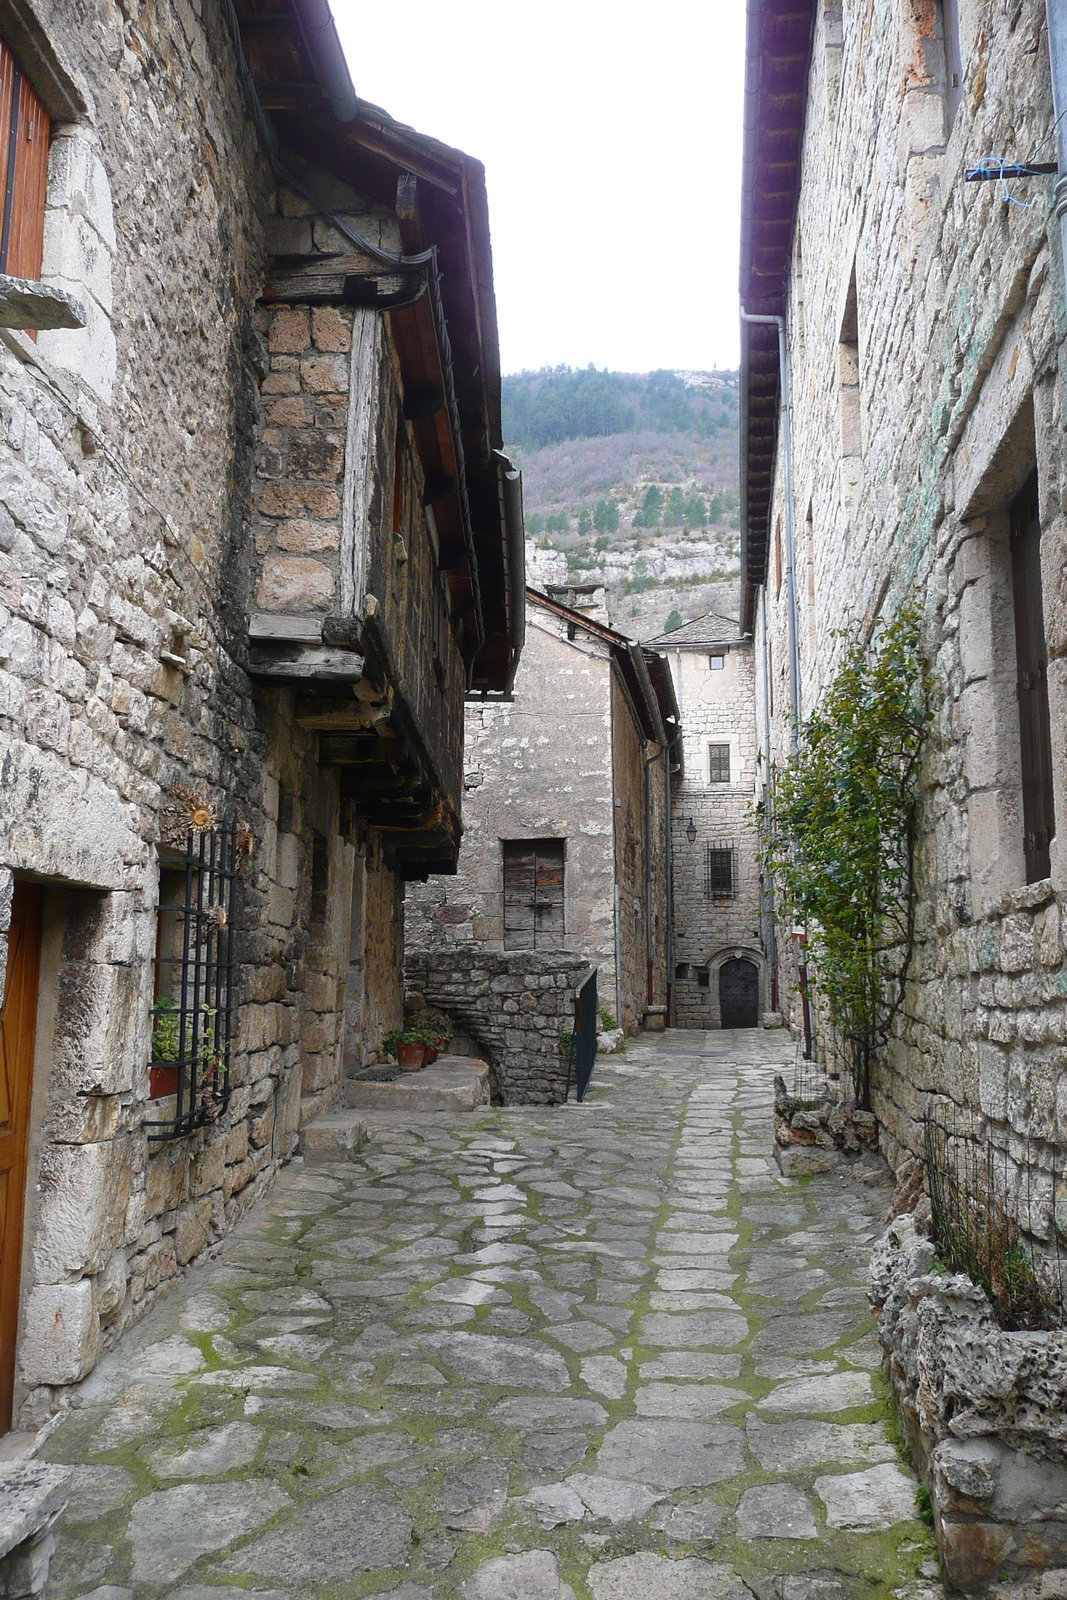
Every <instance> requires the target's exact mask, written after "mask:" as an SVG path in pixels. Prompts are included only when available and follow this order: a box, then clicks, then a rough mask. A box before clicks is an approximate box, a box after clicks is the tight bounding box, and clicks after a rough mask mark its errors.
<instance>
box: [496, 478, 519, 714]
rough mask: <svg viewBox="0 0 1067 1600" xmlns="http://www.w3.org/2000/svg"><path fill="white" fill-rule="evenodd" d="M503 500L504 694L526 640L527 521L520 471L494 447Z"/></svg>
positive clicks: (517, 667) (513, 674) (513, 680)
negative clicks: (506, 650)
mask: <svg viewBox="0 0 1067 1600" xmlns="http://www.w3.org/2000/svg"><path fill="white" fill-rule="evenodd" d="M493 455H494V457H495V458H496V462H497V466H498V468H499V470H500V484H501V491H502V495H503V501H504V522H505V529H504V535H505V538H504V542H505V550H504V559H505V564H506V566H507V575H508V637H509V642H510V644H511V665H510V667H509V668H508V676H507V681H506V683H505V685H504V691H503V692H504V693H505V694H506V695H507V694H510V693H511V690H512V688H513V686H514V683H515V674H516V672H517V671H518V670H519V658H520V656H521V655H522V649H523V645H524V644H525V643H526V522H525V517H524V514H523V508H522V473H521V472H520V471H519V470H518V468H517V467H516V466H514V465H513V464H512V461H511V459H510V457H508V456H506V455H505V454H504V452H503V451H502V450H494V451H493Z"/></svg>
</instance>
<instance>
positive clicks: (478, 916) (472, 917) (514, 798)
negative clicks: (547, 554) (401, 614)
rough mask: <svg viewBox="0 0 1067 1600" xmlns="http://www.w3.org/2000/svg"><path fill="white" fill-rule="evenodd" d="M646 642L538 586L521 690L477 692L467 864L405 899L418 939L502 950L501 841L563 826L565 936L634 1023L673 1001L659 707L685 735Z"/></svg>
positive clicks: (471, 706)
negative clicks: (654, 672) (650, 671)
mask: <svg viewBox="0 0 1067 1600" xmlns="http://www.w3.org/2000/svg"><path fill="white" fill-rule="evenodd" d="M635 650H636V651H639V647H637V646H634V645H632V644H631V643H630V641H627V640H625V639H624V638H623V637H622V636H621V635H620V634H616V633H614V632H613V631H612V630H611V629H609V628H608V627H607V626H606V625H605V624H603V623H601V622H599V621H598V620H597V619H596V618H595V617H594V616H593V615H591V614H587V613H583V612H581V611H576V610H572V609H571V608H569V607H567V606H564V605H561V604H559V603H558V602H556V601H554V600H549V599H548V598H547V597H545V596H543V595H539V594H538V593H537V591H535V590H529V591H528V592H527V636H526V644H525V646H524V651H523V658H522V663H521V665H520V667H519V671H518V674H517V677H516V680H515V685H514V691H513V696H512V698H510V699H504V700H500V701H491V700H482V699H471V700H469V701H468V703H467V713H466V722H467V734H466V745H465V773H464V791H465V794H464V836H463V844H462V848H461V850H460V855H459V866H458V872H457V875H456V876H455V877H454V878H438V879H435V880H434V881H433V882H432V883H428V884H427V885H426V886H425V887H423V886H413V887H412V888H411V889H409V891H408V895H407V899H406V905H405V917H406V935H407V943H408V948H409V950H411V951H418V952H420V953H422V952H426V951H438V950H439V951H451V950H453V949H455V948H457V947H458V948H463V946H464V945H465V944H470V945H471V946H473V947H475V948H480V949H482V950H485V951H503V950H504V948H505V944H504V938H505V930H504V876H503V858H502V841H511V840H535V839H546V838H547V839H552V840H562V841H563V844H564V864H563V933H562V945H561V948H562V949H563V950H565V951H570V952H574V953H575V954H578V955H581V956H582V957H583V958H584V961H585V964H586V965H595V966H597V968H598V969H599V976H598V993H599V1000H600V1005H601V1007H602V1008H603V1009H605V1010H607V1011H610V1012H611V1013H612V1015H613V1016H614V1014H615V1012H616V1010H617V1009H618V997H619V996H620V995H621V1001H622V1007H621V1009H622V1017H621V1019H618V1018H616V1020H617V1021H618V1020H621V1023H622V1025H623V1026H624V1027H625V1029H626V1031H627V1032H631V1033H632V1032H633V1031H634V1030H635V1029H636V1028H637V1027H638V1026H640V1023H641V1021H642V1018H643V1017H645V1015H646V1014H648V1012H649V1007H650V1006H652V1007H659V1008H660V1010H658V1011H656V1010H654V1011H653V1012H652V1014H653V1015H654V1016H657V1017H660V1016H662V1014H663V1011H662V1008H663V1007H664V1006H665V1004H666V989H667V966H666V960H667V955H666V952H667V866H666V857H667V849H666V831H665V830H666V823H665V810H666V774H665V772H664V758H663V753H662V750H663V747H662V746H661V745H659V744H658V743H657V742H656V737H655V736H656V731H657V719H658V720H659V726H660V728H661V729H662V730H663V731H665V732H667V733H668V737H669V738H670V739H671V742H672V745H673V741H674V738H675V732H674V723H673V721H672V712H673V706H672V701H671V692H670V690H669V687H668V688H667V689H661V690H659V691H657V690H656V689H655V688H654V687H653V684H652V682H651V681H650V680H649V681H645V682H643V681H642V678H641V674H640V672H638V670H637V669H636V667H635V662H634V651H635ZM641 659H642V662H644V657H643V656H642V658H641ZM668 679H669V674H668ZM646 680H647V664H646ZM668 723H670V728H669V730H668V728H667V724H668ZM616 886H617V888H618V928H619V941H618V948H616V938H615V929H616ZM650 946H651V949H650ZM515 954H516V955H518V954H520V953H519V952H516V953H515ZM650 957H651V967H652V971H651V980H650V976H649V960H650ZM650 981H651V985H652V993H651V995H650V994H649V982H650ZM442 1003H443V1002H442Z"/></svg>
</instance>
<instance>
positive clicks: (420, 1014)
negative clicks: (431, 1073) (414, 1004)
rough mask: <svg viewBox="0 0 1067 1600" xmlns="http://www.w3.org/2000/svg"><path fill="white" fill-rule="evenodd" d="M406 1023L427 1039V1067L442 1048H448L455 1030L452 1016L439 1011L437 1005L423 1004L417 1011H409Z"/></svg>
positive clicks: (406, 1025) (407, 1026)
mask: <svg viewBox="0 0 1067 1600" xmlns="http://www.w3.org/2000/svg"><path fill="white" fill-rule="evenodd" d="M404 1025H405V1027H406V1028H408V1029H411V1030H413V1031H415V1032H417V1033H419V1034H421V1035H422V1037H423V1039H424V1040H425V1042H426V1060H425V1062H424V1063H423V1065H424V1066H427V1067H429V1066H431V1065H432V1064H433V1062H435V1061H436V1060H437V1057H438V1055H439V1054H440V1053H441V1051H442V1050H447V1049H448V1047H449V1045H450V1044H451V1043H452V1035H453V1033H454V1031H455V1030H454V1029H453V1026H452V1019H451V1017H449V1016H448V1015H447V1014H446V1013H445V1012H444V1011H438V1009H437V1007H436V1006H422V1007H421V1008H420V1009H419V1010H417V1011H409V1012H408V1014H407V1017H406V1018H405V1024H404Z"/></svg>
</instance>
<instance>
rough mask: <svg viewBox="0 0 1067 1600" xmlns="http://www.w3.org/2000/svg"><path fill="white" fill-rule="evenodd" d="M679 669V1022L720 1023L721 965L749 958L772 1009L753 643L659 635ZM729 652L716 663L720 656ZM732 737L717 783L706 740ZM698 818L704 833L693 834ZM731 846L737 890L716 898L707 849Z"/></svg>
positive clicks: (675, 1006) (675, 843)
mask: <svg viewBox="0 0 1067 1600" xmlns="http://www.w3.org/2000/svg"><path fill="white" fill-rule="evenodd" d="M661 644H662V646H663V648H664V649H665V651H666V654H667V658H668V660H669V661H670V663H671V668H672V670H673V672H674V679H675V683H676V685H677V688H678V700H679V704H680V707H681V712H682V734H683V749H684V754H685V766H684V773H683V776H682V779H681V782H680V783H677V782H676V784H675V794H674V823H673V833H672V841H671V842H672V850H673V856H674V974H673V978H674V986H673V992H672V997H671V1007H672V1012H673V1017H672V1020H673V1022H674V1024H675V1026H676V1027H679V1028H717V1027H718V1026H719V968H720V967H721V966H722V963H723V962H724V961H728V960H730V959H731V958H732V957H735V956H738V955H739V956H742V957H743V958H744V959H746V960H750V961H752V962H753V963H754V964H755V965H756V967H757V969H758V971H759V975H760V1009H761V1010H768V1009H769V995H768V994H767V984H766V971H765V962H764V954H763V948H762V944H761V940H760V934H759V926H760V923H759V916H760V912H759V867H758V864H757V860H756V845H757V839H756V828H755V818H754V815H753V811H752V805H753V799H754V794H755V787H756V727H755V714H754V681H753V678H754V674H753V660H752V645H751V642H750V641H748V640H736V639H735V640H734V641H733V643H730V641H729V640H727V641H726V642H725V643H716V644H708V645H702V646H700V647H699V648H697V647H693V646H685V647H684V648H683V647H681V646H679V647H677V648H675V649H672V648H671V646H670V642H669V639H665V640H663V641H661ZM713 652H714V653H715V654H716V655H721V656H723V657H724V664H723V666H722V668H721V669H715V670H712V668H711V667H710V666H709V657H710V655H711V654H712V653H713ZM711 744H729V746H730V781H729V783H712V782H711V781H710V771H711V769H710V764H709V757H708V747H709V745H711ZM690 822H692V823H693V825H694V827H695V829H696V837H695V838H694V839H692V840H690V839H689V837H688V833H687V829H688V827H689V824H690ZM712 843H727V844H729V845H730V846H732V848H733V852H734V857H733V859H734V866H735V870H736V891H737V892H736V894H735V895H734V897H733V898H732V899H729V900H713V899H711V898H709V896H708V895H707V893H706V890H705V884H704V875H705V864H706V860H707V851H708V846H709V845H710V844H712Z"/></svg>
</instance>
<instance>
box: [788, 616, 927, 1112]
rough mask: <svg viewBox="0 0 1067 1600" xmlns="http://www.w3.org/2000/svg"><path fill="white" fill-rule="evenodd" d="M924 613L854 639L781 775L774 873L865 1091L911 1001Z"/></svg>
mask: <svg viewBox="0 0 1067 1600" xmlns="http://www.w3.org/2000/svg"><path fill="white" fill-rule="evenodd" d="M920 620H921V619H920V614H919V610H918V607H917V606H916V605H914V604H908V605H905V606H904V607H902V608H901V609H900V611H898V613H897V615H896V617H895V618H894V620H893V621H892V622H890V623H888V624H886V625H885V626H884V627H883V628H882V629H881V630H880V631H879V633H878V635H877V637H876V639H875V642H874V643H873V645H871V646H869V647H866V648H865V647H864V646H863V645H862V644H860V643H859V642H856V641H854V642H853V643H851V644H850V645H849V647H848V648H847V650H846V652H845V656H844V659H843V660H842V662H841V665H840V667H839V668H838V671H837V674H836V676H835V677H834V679H833V681H832V683H831V684H830V685H829V687H828V689H827V690H826V692H825V693H824V694H823V696H822V698H821V700H820V703H819V707H818V710H817V711H816V712H815V713H814V714H813V715H812V716H811V717H810V718H809V720H808V721H807V722H805V723H804V724H803V727H802V728H801V730H800V738H799V741H798V744H799V748H798V750H797V753H796V755H794V756H792V757H791V758H790V759H789V761H787V762H786V763H785V764H784V765H782V766H780V767H779V768H778V769H777V771H776V774H775V788H774V799H773V815H772V816H771V817H770V818H765V826H766V827H767V832H766V833H765V836H764V837H765V843H764V848H763V860H764V868H765V870H766V871H768V872H769V873H770V874H771V876H772V877H773V879H774V883H775V892H776V896H777V901H778V905H779V907H780V908H781V911H782V912H783V914H784V915H785V917H787V918H791V919H792V922H793V924H794V926H799V927H802V928H804V929H805V931H806V938H807V947H808V952H809V963H810V965H809V972H810V974H811V981H812V984H813V987H814V989H815V990H816V993H817V994H818V995H819V996H820V998H821V1002H822V1003H821V1006H820V1010H821V1012H822V1013H823V1016H824V1018H825V1020H826V1021H827V1022H828V1023H829V1026H830V1029H831V1031H832V1033H833V1035H834V1042H835V1043H836V1044H837V1045H838V1046H840V1047H841V1048H842V1049H843V1050H844V1053H845V1055H846V1057H847V1060H848V1064H849V1067H850V1069H851V1072H852V1076H853V1082H854V1085H855V1089H856V1096H857V1099H858V1100H859V1101H860V1103H861V1104H862V1105H864V1106H867V1107H869V1104H870V1072H871V1061H872V1058H873V1056H874V1054H875V1052H876V1051H877V1050H878V1049H880V1048H882V1047H884V1046H885V1044H886V1042H887V1040H888V1038H889V1034H890V1031H891V1029H892V1026H893V1022H894V1019H895V1017H896V1016H897V1014H898V1012H899V1010H900V1007H901V1005H902V1004H903V999H904V983H905V978H906V975H907V968H908V962H909V960H910V957H911V950H912V945H913V939H914V905H915V893H914V878H913V858H914V840H915V816H916V805H917V802H918V782H919V761H920V755H921V751H922V742H923V735H924V733H925V730H926V727H927V724H928V723H929V721H930V717H931V714H932V713H931V710H930V697H931V678H930V671H929V667H928V665H927V663H926V659H925V657H924V655H923V651H922V643H921V638H920Z"/></svg>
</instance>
